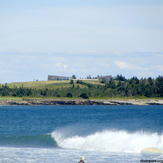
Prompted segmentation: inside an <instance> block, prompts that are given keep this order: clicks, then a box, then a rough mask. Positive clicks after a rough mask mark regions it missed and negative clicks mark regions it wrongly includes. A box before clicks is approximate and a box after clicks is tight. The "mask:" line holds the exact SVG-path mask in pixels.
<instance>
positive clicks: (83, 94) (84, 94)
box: [80, 93, 88, 99]
mask: <svg viewBox="0 0 163 163" xmlns="http://www.w3.org/2000/svg"><path fill="white" fill-rule="evenodd" d="M80 97H81V98H84V99H88V96H87V94H86V93H82V94H81V95H80Z"/></svg>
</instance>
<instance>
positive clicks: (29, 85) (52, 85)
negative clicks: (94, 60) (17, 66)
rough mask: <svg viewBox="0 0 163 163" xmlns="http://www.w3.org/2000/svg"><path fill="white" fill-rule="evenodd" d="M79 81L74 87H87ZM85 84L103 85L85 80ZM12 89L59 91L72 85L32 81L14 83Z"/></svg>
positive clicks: (10, 84)
mask: <svg viewBox="0 0 163 163" xmlns="http://www.w3.org/2000/svg"><path fill="white" fill-rule="evenodd" d="M76 82H77V80H74V85H75V86H77V85H79V86H80V87H82V88H84V87H86V86H84V85H82V84H77V83H76ZM83 82H85V83H90V84H95V85H103V84H102V83H100V81H98V80H83ZM7 85H8V86H9V87H10V88H14V87H17V88H20V87H22V86H23V87H24V88H36V89H46V88H47V89H50V90H53V89H59V88H70V87H72V84H70V80H66V81H59V80H53V81H32V82H14V83H9V84H7Z"/></svg>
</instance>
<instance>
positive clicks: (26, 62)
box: [0, 0, 163, 83]
mask: <svg viewBox="0 0 163 163" xmlns="http://www.w3.org/2000/svg"><path fill="white" fill-rule="evenodd" d="M48 74H49V75H65V76H72V75H73V74H75V75H76V76H77V77H78V78H80V77H83V78H84V77H86V76H88V75H91V76H92V77H93V76H97V75H112V76H116V75H117V74H122V75H124V76H125V77H126V78H130V77H132V76H137V77H138V78H141V77H149V76H151V77H153V78H155V77H157V76H158V75H163V1H162V0H136V1H135V0H114V1H113V0H0V83H9V82H20V81H33V80H36V79H38V80H47V75H48Z"/></svg>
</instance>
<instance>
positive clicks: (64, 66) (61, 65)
mask: <svg viewBox="0 0 163 163" xmlns="http://www.w3.org/2000/svg"><path fill="white" fill-rule="evenodd" d="M55 66H56V67H58V68H63V69H66V68H67V65H65V64H62V63H56V64H55Z"/></svg>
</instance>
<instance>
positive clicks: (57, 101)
mask: <svg viewBox="0 0 163 163" xmlns="http://www.w3.org/2000/svg"><path fill="white" fill-rule="evenodd" d="M0 105H163V99H120V100H119V99H118V100H116V99H114V100H111V99H108V100H107V99H105V100H101V99H100V100H85V99H73V100H71V99H22V100H0Z"/></svg>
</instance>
